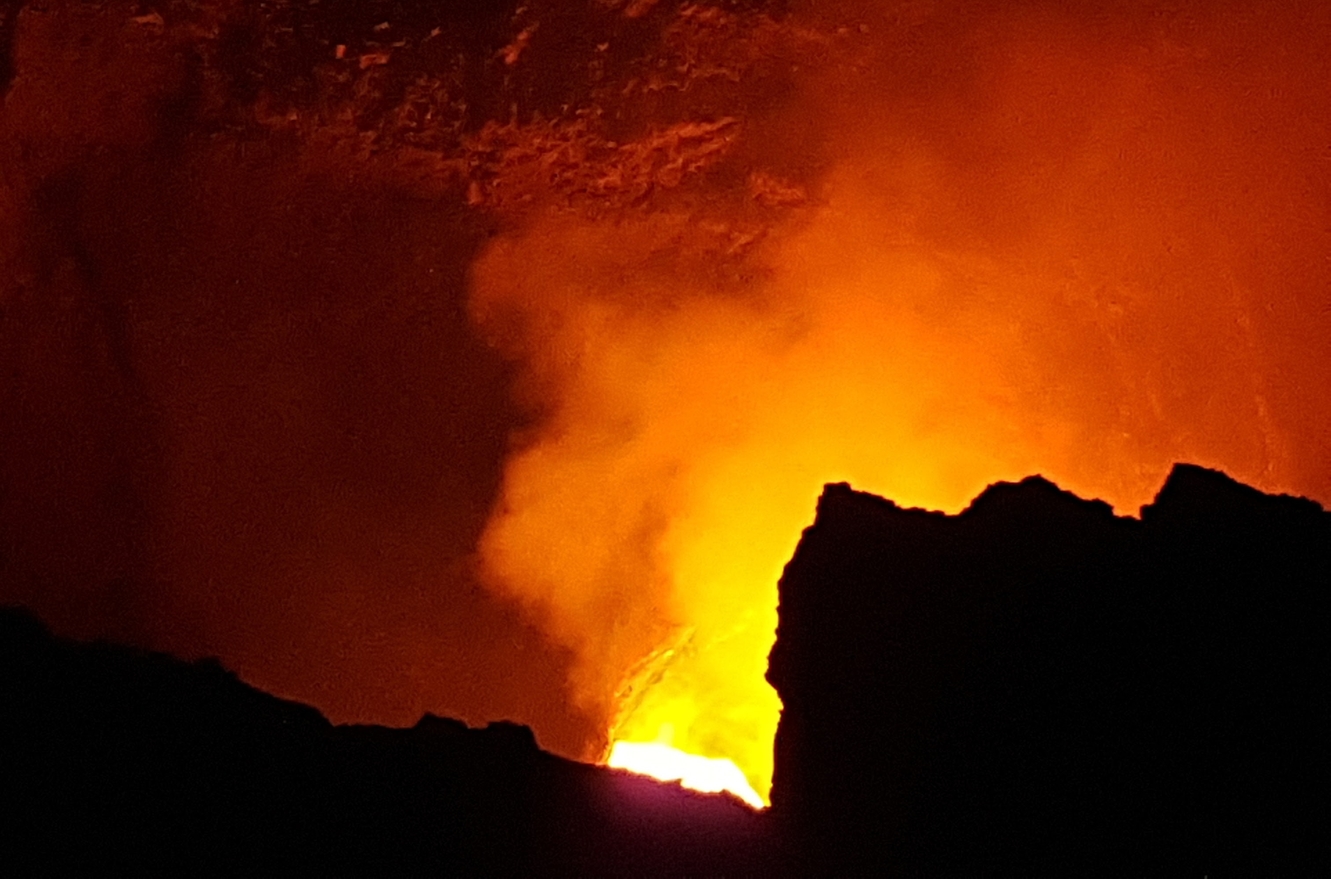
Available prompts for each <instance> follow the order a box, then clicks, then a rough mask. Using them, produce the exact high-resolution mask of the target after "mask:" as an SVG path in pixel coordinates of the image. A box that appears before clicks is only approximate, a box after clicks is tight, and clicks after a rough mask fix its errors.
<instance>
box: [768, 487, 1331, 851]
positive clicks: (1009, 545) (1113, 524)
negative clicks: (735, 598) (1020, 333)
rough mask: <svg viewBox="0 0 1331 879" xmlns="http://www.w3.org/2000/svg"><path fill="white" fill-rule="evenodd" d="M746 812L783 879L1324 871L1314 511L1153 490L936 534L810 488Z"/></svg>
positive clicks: (1023, 512) (918, 520) (1277, 501)
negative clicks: (768, 778) (763, 749)
mask: <svg viewBox="0 0 1331 879" xmlns="http://www.w3.org/2000/svg"><path fill="white" fill-rule="evenodd" d="M780 602H781V604H780V624H779V631H778V637H777V643H776V647H775V648H774V650H773V652H772V656H771V661H770V667H769V671H768V678H769V679H770V680H771V682H772V683H773V685H774V686H775V687H776V688H777V690H778V692H779V693H780V694H781V698H782V701H783V702H784V705H785V710H784V713H783V715H782V720H781V727H780V731H779V733H778V735H777V745H776V779H775V784H774V788H773V793H772V798H773V811H774V813H775V815H776V816H777V817H778V818H779V819H780V820H781V822H782V825H783V827H784V828H785V831H786V833H787V835H788V836H789V837H790V839H791V840H792V841H793V842H794V844H795V848H796V850H797V851H798V853H799V854H798V856H797V861H796V868H797V870H798V872H801V873H804V874H807V875H844V874H846V873H853V872H858V871H860V870H861V869H867V867H869V866H881V867H886V868H889V869H890V870H895V871H896V872H899V873H900V874H903V875H926V876H941V875H961V874H968V875H976V876H981V875H995V874H1020V875H1029V876H1039V875H1044V876H1070V875H1086V874H1087V873H1095V874H1105V875H1115V876H1130V875H1131V876H1143V875H1170V876H1182V875H1195V876H1202V875H1208V874H1209V875H1211V876H1217V875H1291V874H1298V873H1305V874H1306V873H1307V872H1308V871H1309V870H1311V869H1312V868H1313V867H1314V866H1315V865H1316V864H1319V863H1323V862H1324V861H1325V860H1326V848H1325V846H1326V828H1327V827H1328V826H1331V825H1329V824H1328V820H1327V819H1328V809H1327V796H1328V790H1329V789H1331V788H1329V786H1328V782H1329V781H1331V774H1329V773H1328V762H1327V756H1326V750H1327V747H1326V736H1327V729H1328V726H1327V721H1328V704H1331V703H1329V702H1328V696H1329V694H1331V675H1329V674H1328V672H1329V671H1331V662H1329V661H1328V650H1329V649H1331V613H1329V610H1331V515H1328V514H1327V513H1326V512H1323V511H1322V510H1321V508H1320V507H1319V506H1317V505H1316V504H1314V503H1312V502H1310V501H1306V500H1301V499H1296V498H1290V497H1271V496H1266V495H1263V494H1261V493H1260V492H1257V491H1255V490H1253V489H1251V488H1247V487H1245V486H1242V485H1239V484H1238V483H1235V482H1233V481H1231V480H1230V479H1228V478H1227V477H1225V476H1224V475H1222V474H1219V473H1215V472H1212V471H1207V470H1203V469H1201V468H1198V467H1192V466H1178V467H1176V468H1175V469H1174V471H1173V473H1172V474H1171V475H1170V477H1169V479H1168V481H1167V482H1166V484H1165V486H1164V487H1163V489H1162V490H1161V491H1160V493H1159V495H1158V497H1157V498H1156V500H1155V502H1154V503H1153V504H1151V505H1149V506H1147V507H1145V508H1143V510H1142V517H1141V520H1140V521H1139V520H1135V519H1126V518H1116V517H1114V515H1113V514H1112V512H1111V510H1110V508H1109V507H1108V506H1107V505H1105V504H1103V503H1100V502H1097V501H1084V500H1080V499H1078V498H1076V497H1074V496H1072V495H1070V494H1067V493H1065V492H1063V491H1060V490H1059V489H1058V488H1057V487H1055V486H1054V485H1052V484H1050V483H1049V482H1047V481H1045V480H1043V479H1040V478H1038V477H1035V478H1030V479H1026V480H1024V481H1022V482H1020V483H1018V484H999V485H995V486H992V487H990V488H989V489H988V490H986V491H985V492H984V493H983V494H982V495H980V497H978V498H977V499H976V500H975V501H974V503H973V504H972V505H971V507H970V508H969V509H967V510H966V511H964V512H962V513H961V514H959V515H957V516H945V515H942V514H938V513H929V512H924V511H921V510H904V509H901V508H899V507H897V506H895V505H893V504H892V503H890V502H888V501H884V500H882V499H880V498H877V497H873V496H870V495H865V494H860V493H857V492H855V491H852V490H851V489H850V488H849V487H848V486H845V485H830V486H828V487H827V489H826V491H825V492H824V494H823V497H822V499H821V501H820V503H819V507H818V516H817V520H816V522H815V524H814V525H813V526H812V527H811V528H810V529H808V530H807V531H806V532H805V534H804V537H803V539H802V540H801V542H800V545H799V548H798V550H797V551H796V553H795V556H794V558H793V560H792V561H791V562H790V564H789V566H788V567H787V568H786V572H785V575H784V577H783V579H782V582H781V587H780Z"/></svg>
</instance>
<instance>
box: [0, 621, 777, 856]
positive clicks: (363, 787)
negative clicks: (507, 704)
mask: <svg viewBox="0 0 1331 879" xmlns="http://www.w3.org/2000/svg"><path fill="white" fill-rule="evenodd" d="M0 784H2V785H3V799H4V802H5V812H6V813H7V815H8V817H7V818H6V819H5V823H4V828H3V830H0V874H3V875H6V876H21V875H34V874H38V875H106V874H111V873H118V874H122V875H180V876H186V875H190V876H192V875H201V874H202V875H230V876H242V875H244V876H253V875H276V874H281V873H286V874H289V875H329V874H332V875H357V876H370V875H384V876H404V875H422V874H430V875H579V876H583V875H622V876H644V875H646V876H651V875H658V876H679V875H753V874H759V873H764V872H767V867H766V864H767V860H768V859H769V858H770V857H771V855H770V848H769V846H770V836H769V835H768V834H767V831H766V828H767V823H766V818H765V816H763V815H759V814H755V813H754V812H752V811H751V810H749V809H748V808H747V807H745V806H742V805H740V804H739V803H738V801H735V800H731V799H730V798H729V797H707V796H702V795H696V794H692V793H690V792H686V791H683V790H681V789H680V788H678V787H677V786H667V785H660V784H656V783H654V782H651V781H648V780H646V779H640V778H635V777H630V776H627V775H625V774H623V773H618V772H613V771H610V770H605V769H600V768H597V767H592V766H586V765H583V764H579V763H573V762H571V761H567V760H563V759H561V758H558V757H555V756H552V755H550V754H547V753H544V752H542V751H540V750H538V748H537V747H536V743H535V741H534V739H533V737H532V735H531V732H530V731H529V730H528V729H527V728H526V727H520V726H515V725H510V724H502V723H501V724H492V725H491V726H490V727H488V728H486V729H484V730H472V729H468V728H467V727H465V726H464V725H463V724H461V723H459V722H457V721H451V720H443V719H440V718H436V717H432V716H429V715H427V716H426V717H424V718H423V719H422V720H421V721H420V723H418V724H417V725H416V726H415V727H414V728H412V729H388V728H384V727H372V726H342V727H335V726H332V725H331V724H329V723H328V722H327V721H326V720H325V719H324V718H323V716H322V715H320V714H319V713H318V712H317V711H315V710H314V709H312V708H309V707H307V706H304V705H300V704H297V703H293V702H287V701H284V700H281V699H277V698H275V697H272V696H269V695H266V694H264V693H261V692H259V691H257V690H255V689H253V688H251V687H249V686H247V685H245V684H243V683H241V682H240V681H239V680H237V679H236V678H235V677H234V676H233V675H232V674H231V673H229V672H227V671H226V670H225V669H223V668H222V667H221V666H220V665H217V664H216V663H213V662H202V663H185V662H181V661H179V660H175V659H172V658H169V657H167V656H163V655H160V654H145V653H140V652H134V651H130V650H127V649H124V648H120V647H111V646H106V645H78V644H73V643H70V642H65V641H61V640H57V639H55V638H52V637H51V636H50V635H49V634H48V633H47V632H46V630H45V629H44V628H43V627H42V626H41V625H40V624H39V623H38V622H37V621H36V620H35V619H33V618H32V617H31V616H29V615H28V614H26V613H24V612H21V611H15V610H0Z"/></svg>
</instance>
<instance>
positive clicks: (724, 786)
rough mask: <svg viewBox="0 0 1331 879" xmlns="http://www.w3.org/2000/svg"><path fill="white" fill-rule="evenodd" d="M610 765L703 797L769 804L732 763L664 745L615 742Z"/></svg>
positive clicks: (759, 804)
mask: <svg viewBox="0 0 1331 879" xmlns="http://www.w3.org/2000/svg"><path fill="white" fill-rule="evenodd" d="M606 765H607V766H609V767H610V768H612V769H627V770H628V771H629V772H636V773H637V774H639V775H648V776H651V777H652V778H655V779H659V780H660V781H678V782H679V783H680V784H681V785H683V786H684V787H687V788H691V789H692V790H696V791H702V792H703V793H709V794H715V793H721V792H723V791H724V792H727V793H732V794H734V795H735V796H737V797H739V798H740V799H741V800H743V801H744V802H746V803H748V804H749V805H750V806H752V807H753V808H755V809H762V808H765V807H766V806H767V803H766V802H765V801H764V800H763V798H762V797H760V796H758V792H757V791H755V790H754V789H753V787H752V786H751V785H750V784H749V782H748V779H746V778H745V777H744V773H743V772H741V771H740V770H739V767H738V766H736V765H735V764H734V763H733V762H732V761H730V760H725V759H716V758H709V757H700V756H698V755H697V754H689V753H686V752H684V751H680V750H678V749H676V748H672V747H670V745H668V744H665V743H663V742H615V744H614V746H613V747H612V748H611V749H610V756H609V758H607V760H606Z"/></svg>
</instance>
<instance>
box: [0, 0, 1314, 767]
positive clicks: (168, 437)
mask: <svg viewBox="0 0 1331 879" xmlns="http://www.w3.org/2000/svg"><path fill="white" fill-rule="evenodd" d="M10 6H14V7H15V8H17V6H18V4H10ZM399 6H400V7H401V8H399ZM399 6H393V7H391V9H390V6H389V5H387V4H380V5H378V6H376V5H374V4H360V5H359V6H358V5H356V4H350V3H339V2H328V3H325V4H322V5H321V6H320V7H319V9H320V10H321V11H318V12H317V13H316V12H314V11H310V10H304V7H301V10H303V11H299V14H297V11H296V7H295V6H291V7H290V8H288V5H286V4H281V3H278V4H269V5H267V6H264V7H262V8H260V7H259V6H258V5H257V4H254V5H251V6H247V5H246V4H234V3H223V2H218V3H213V4H209V3H192V4H175V5H167V6H163V7H162V9H161V10H149V9H147V8H146V7H142V5H136V4H131V3H109V4H103V5H100V6H97V7H93V6H89V5H87V4H78V3H73V2H69V3H61V2H57V3H50V4H43V5H42V6H41V7H40V8H38V7H37V6H36V5H30V6H29V7H25V8H24V9H23V11H22V13H21V14H18V15H14V14H13V12H12V11H10V10H9V7H6V6H0V10H4V11H3V16H4V17H3V18H0V37H2V38H4V39H6V40H9V49H10V50H11V51H9V52H8V54H7V55H6V56H5V57H4V58H0V62H3V63H0V72H3V71H9V70H12V72H13V80H12V82H10V83H9V84H8V89H7V91H6V93H5V97H4V108H3V118H2V119H0V140H2V141H3V149H4V166H3V169H0V268H2V269H3V270H4V272H5V274H4V277H3V279H0V344H3V350H0V363H2V364H3V367H4V374H3V377H0V406H3V412H4V417H3V419H0V452H3V458H2V461H3V469H0V572H2V573H3V580H2V581H0V582H3V587H2V589H3V591H0V595H2V596H3V598H4V599H5V600H8V601H22V602H24V603H27V604H30V605H31V606H34V607H36V608H37V609H38V610H39V611H41V612H42V613H43V615H45V616H46V617H47V618H48V619H51V620H53V621H55V622H56V623H57V624H58V625H59V626H60V627H61V628H63V629H64V630H66V631H71V632H75V633H78V634H82V635H85V636H96V635H102V636H108V637H113V638H116V639H119V640H128V641H133V642H135V643H141V644H146V645H150V646H156V647H161V648H163V649H169V650H173V651H175V652H178V653H182V654H187V655H198V654H201V653H216V654H219V655H220V656H221V657H222V659H223V660H224V661H225V662H227V663H228V664H229V665H231V666H233V667H235V668H238V669H239V670H240V671H241V672H242V674H243V675H245V676H246V677H247V678H248V679H250V680H252V681H254V682H255V683H257V684H259V685H261V686H264V687H266V688H269V689H272V690H274V691H277V692H280V693H283V694H284V695H290V696H294V697H297V698H301V699H305V700H307V701H311V702H313V703H315V704H316V705H319V706H320V707H322V708H324V709H325V710H326V711H329V712H330V713H331V714H332V715H333V716H334V717H335V718H336V719H343V720H349V719H360V720H381V721H388V722H396V723H409V722H412V721H413V720H414V719H415V717H416V716H418V715H419V713H420V712H421V711H423V710H433V711H436V712H438V713H451V714H460V715H462V716H464V717H467V718H468V719H472V720H477V721H479V720H484V719H490V718H497V717H512V718H515V719H518V720H521V721H524V722H528V723H531V724H532V725H533V726H534V727H535V728H536V731H537V733H538V736H540V737H541V741H542V743H543V744H545V745H547V746H548V747H553V748H555V749H557V750H560V751H562V752H564V753H570V754H578V755H582V756H595V755H596V754H597V753H599V752H600V751H601V749H603V747H604V745H605V744H606V743H607V740H608V738H609V737H612V736H619V737H627V738H638V739H652V738H660V737H666V738H670V739H671V740H672V741H673V742H674V743H675V744H677V745H678V746H680V747H684V748H686V749H690V750H694V751H696V752H699V753H705V754H709V755H713V756H729V757H732V758H733V759H736V760H737V762H739V763H740V764H741V765H742V766H743V768H744V769H745V771H746V772H748V773H749V775H750V778H751V779H753V780H754V782H755V785H756V786H758V787H759V788H760V789H763V790H765V789H766V785H767V782H768V781H769V779H770V773H771V762H770V760H771V758H770V753H771V749H770V742H771V734H772V731H773V729H774V727H775V722H776V717H777V711H778V705H777V703H776V700H775V696H774V695H773V694H772V693H771V691H770V689H768V688H767V687H766V685H765V684H764V683H763V682H762V673H763V670H764V667H765V657H766V651H767V649H768V646H769V645H770V643H771V638H772V632H773V629H774V626H775V623H776V608H775V605H774V602H775V595H776V592H775V583H776V578H777V577H778V576H779V574H780V570H781V566H782V564H783V563H784V561H785V560H786V559H787V558H788V557H789V554H790V551H791V549H793V546H794V543H795V541H796V540H797V539H798V537H799V532H800V529H801V528H802V527H803V526H804V525H806V524H807V523H808V521H809V520H810V518H811V516H812V511H813V504H814V500H815V499H816V497H817V495H818V493H819V491H820V489H821V486H822V484H823V483H825V482H827V481H833V480H837V481H839V480H847V481H850V482H852V483H853V484H854V485H855V486H856V487H858V488H862V489H866V490H871V491H875V492H879V493H882V494H885V495H887V496H889V497H892V498H894V499H896V500H898V501H899V502H901V503H903V504H907V505H920V506H926V507H930V508H936V509H945V510H957V509H960V508H962V507H964V506H965V504H966V503H967V501H968V500H969V499H970V498H971V497H973V496H974V495H975V493H976V492H978V491H979V490H980V489H981V488H982V487H983V486H984V485H986V484H988V483H989V482H992V481H994V480H996V479H1011V478H1017V477H1021V476H1024V475H1027V474H1029V473H1034V472H1040V473H1043V474H1044V475H1046V476H1048V477H1049V478H1051V479H1053V480H1055V481H1057V482H1058V483H1059V484H1060V485H1062V486H1064V487H1066V488H1069V489H1071V490H1074V491H1077V492H1078V493H1080V494H1083V495H1086V496H1098V497H1102V498H1105V499H1106V500H1109V501H1110V502H1111V503H1113V504H1114V505H1115V506H1116V508H1118V510H1119V511H1120V512H1121V513H1125V514H1131V513H1133V512H1135V509H1136V507H1137V506H1138V505H1139V504H1141V503H1143V502H1145V501H1147V500H1149V499H1150V497H1151V495H1152V493H1153V491H1154V490H1155V489H1156V488H1157V487H1158V485H1159V483H1160V481H1161V479H1162V478H1163V475H1164V474H1165V473H1166V472H1167V470H1168V467H1169V465H1170V464H1171V463H1172V462H1173V461H1176V460H1190V461H1195V462H1198V463H1202V464H1206V465H1209V466H1215V467H1220V468H1223V469H1225V470H1226V471H1228V472H1229V473H1231V474H1232V475H1234V476H1235V477H1237V478H1240V479H1242V480H1244V481H1247V482H1250V483H1252V484H1254V485H1257V486H1259V487H1261V488H1263V489H1267V490H1276V491H1290V492H1294V493H1299V494H1305V495H1308V496H1311V497H1314V498H1316V499H1318V500H1321V501H1322V502H1323V503H1326V502H1327V501H1329V500H1331V467H1329V466H1328V464H1327V461H1328V448H1331V435H1328V428H1327V426H1326V425H1327V424H1328V423H1331V419H1329V418H1328V416H1331V403H1328V400H1331V395H1329V394H1328V393H1327V389H1328V386H1331V356H1328V355H1331V300H1329V299H1328V292H1327V291H1328V290H1331V263H1329V262H1328V261H1327V254H1328V253H1331V109H1328V108H1331V100H1328V98H1329V97H1331V96H1328V94H1327V90H1328V83H1331V69H1329V68H1331V61H1328V60H1327V59H1329V58H1331V51H1329V50H1331V13H1328V12H1327V11H1326V10H1325V9H1324V8H1323V7H1322V6H1321V5H1319V4H1312V3H1307V4H1303V3H1297V2H1290V3H1282V4H1257V3H1231V4H1215V3H1206V4H1203V3H1200V2H1198V3H1183V4H1179V3H1171V4H1163V3H1149V2H1142V3H1133V4H1108V3H1089V2H1088V3H1080V4H1071V5H1070V4H1068V3H1052V2H1049V3H1045V2H1026V3H993V4H974V3H966V4H946V3H920V2H910V3H872V2H868V0H863V2H849V0H846V2H833V3H828V2H816V3H815V2H808V3H792V4H785V6H788V8H780V7H781V6H782V4H775V3H773V4H764V3H758V2H750V3H717V4H682V3H669V2H662V3H656V4H652V3H646V4H644V3H632V4H626V3H613V2H600V0H594V2H588V3H578V2H574V0H568V2H563V3H555V2H549V3H531V4H524V5H523V6H522V7H521V9H519V8H518V7H517V5H516V4H512V5H511V6H509V7H500V6H495V7H494V9H493V10H491V11H484V10H481V6H480V5H476V6H475V8H473V6H472V5H471V4H461V5H459V6H458V7H457V10H456V11H454V12H450V13H449V16H451V17H448V18H447V20H445V19H443V18H440V16H441V15H442V13H439V12H437V11H434V9H433V5H432V4H418V5H401V4H399ZM418 6H419V8H418ZM371 7H373V8H371ZM427 7H429V8H427ZM464 7H465V8H464ZM312 9H313V7H311V10H312ZM273 10H277V12H274V11H273ZM362 10H363V11H362ZM393 10H397V11H398V12H401V13H402V16H403V18H402V20H401V21H399V20H398V19H396V18H394V19H392V20H389V16H390V13H392V12H393ZM320 15H323V16H328V17H327V18H318V16H320ZM265 16H268V17H265ZM338 16H343V18H338ZM383 24H387V25H388V27H386V28H384V27H381V25H383ZM524 34H525V35H526V36H525V37H524V36H523V35H524ZM399 44H400V45H399ZM274 47H275V48H274ZM412 53H415V54H412ZM418 73H419V75H417V74H418Z"/></svg>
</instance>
